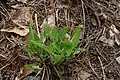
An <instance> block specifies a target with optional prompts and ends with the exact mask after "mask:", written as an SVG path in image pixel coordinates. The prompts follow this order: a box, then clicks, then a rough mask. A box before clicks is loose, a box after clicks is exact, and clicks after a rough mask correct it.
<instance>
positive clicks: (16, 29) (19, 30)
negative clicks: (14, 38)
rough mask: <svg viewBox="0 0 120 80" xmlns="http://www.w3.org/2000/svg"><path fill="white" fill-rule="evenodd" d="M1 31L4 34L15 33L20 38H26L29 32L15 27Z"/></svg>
mask: <svg viewBox="0 0 120 80" xmlns="http://www.w3.org/2000/svg"><path fill="white" fill-rule="evenodd" d="M1 31H4V32H13V33H16V34H19V35H20V36H26V35H27V34H28V32H29V29H23V30H21V29H19V28H17V27H15V28H14V29H1Z"/></svg>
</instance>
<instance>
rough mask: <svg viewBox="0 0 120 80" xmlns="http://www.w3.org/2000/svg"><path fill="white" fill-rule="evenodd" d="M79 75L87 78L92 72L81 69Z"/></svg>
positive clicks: (83, 79)
mask: <svg viewBox="0 0 120 80" xmlns="http://www.w3.org/2000/svg"><path fill="white" fill-rule="evenodd" d="M79 76H80V78H81V79H82V80H86V79H87V78H88V77H90V76H91V74H89V73H88V72H86V71H83V70H81V71H80V74H79Z"/></svg>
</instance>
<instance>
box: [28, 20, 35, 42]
mask: <svg viewBox="0 0 120 80" xmlns="http://www.w3.org/2000/svg"><path fill="white" fill-rule="evenodd" d="M32 24H33V22H32V20H31V21H30V24H29V34H28V41H29V40H34V30H33V28H32Z"/></svg>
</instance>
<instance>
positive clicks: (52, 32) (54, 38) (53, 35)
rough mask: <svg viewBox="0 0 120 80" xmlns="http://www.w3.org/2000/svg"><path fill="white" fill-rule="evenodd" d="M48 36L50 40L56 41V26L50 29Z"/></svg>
mask: <svg viewBox="0 0 120 80" xmlns="http://www.w3.org/2000/svg"><path fill="white" fill-rule="evenodd" d="M50 38H51V41H52V42H57V41H58V28H57V27H54V28H53V29H51V35H50Z"/></svg>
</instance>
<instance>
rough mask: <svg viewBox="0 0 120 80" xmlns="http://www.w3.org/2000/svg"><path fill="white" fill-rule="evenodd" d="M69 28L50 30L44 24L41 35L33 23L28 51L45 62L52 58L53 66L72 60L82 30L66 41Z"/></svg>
mask: <svg viewBox="0 0 120 80" xmlns="http://www.w3.org/2000/svg"><path fill="white" fill-rule="evenodd" d="M67 31H68V28H67V27H65V26H64V27H63V28H60V29H59V28H58V27H54V28H50V26H49V25H48V24H44V29H43V32H41V33H40V37H39V35H38V34H37V33H36V32H35V30H33V28H32V21H30V25H29V34H28V39H27V45H26V51H28V52H29V53H30V54H32V55H34V54H37V55H39V56H40V59H41V60H42V61H43V62H44V61H45V60H46V59H47V58H50V60H51V62H53V64H59V63H60V62H62V61H64V60H65V59H69V58H72V57H73V56H74V53H75V51H76V50H78V48H77V44H78V42H79V37H80V28H79V27H77V28H76V29H75V30H74V32H73V33H72V34H71V37H70V39H68V40H67V39H65V36H66V34H67Z"/></svg>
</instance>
